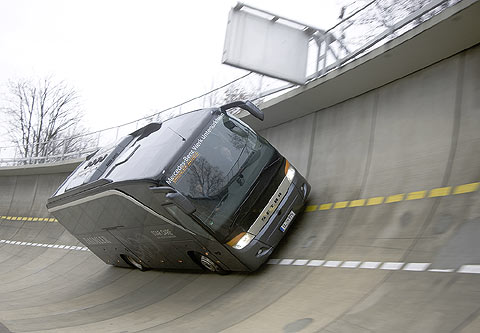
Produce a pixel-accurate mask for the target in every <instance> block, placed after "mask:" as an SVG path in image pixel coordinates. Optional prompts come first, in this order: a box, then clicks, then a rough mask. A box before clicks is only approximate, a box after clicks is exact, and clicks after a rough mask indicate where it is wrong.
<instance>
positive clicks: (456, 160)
mask: <svg viewBox="0 0 480 333" xmlns="http://www.w3.org/2000/svg"><path fill="white" fill-rule="evenodd" d="M478 17H480V2H478V1H469V0H464V1H461V2H459V3H457V4H456V5H454V6H452V7H451V8H448V9H446V10H445V11H443V12H442V13H440V14H439V15H437V16H435V17H434V18H432V19H431V20H428V21H426V22H424V23H422V24H421V25H419V26H417V27H415V28H414V29H412V30H410V31H409V32H407V33H406V34H404V35H402V36H401V37H399V38H396V39H394V40H391V41H389V42H388V43H386V44H384V45H383V46H381V47H380V48H377V49H375V50H373V51H371V52H369V53H368V54H366V55H364V56H363V57H361V58H358V59H356V60H354V61H352V62H350V63H349V64H347V65H346V66H344V67H342V68H340V69H337V70H334V71H332V72H330V73H328V74H327V75H325V76H324V77H321V78H319V79H317V80H313V81H311V82H310V83H308V84H307V85H306V86H304V87H299V88H295V89H293V90H290V91H289V92H288V93H285V94H283V95H281V96H279V97H277V98H274V99H271V100H269V101H268V102H265V103H264V104H263V105H261V107H262V108H263V110H264V112H265V122H263V123H260V122H258V121H255V120H254V119H250V118H249V117H248V116H246V117H245V118H244V119H245V121H247V122H248V123H250V124H251V125H252V126H253V127H255V128H256V129H257V130H259V131H260V133H261V134H262V135H263V136H265V137H266V138H267V139H268V140H269V141H270V142H271V143H272V144H273V145H274V146H276V147H277V148H278V149H279V150H280V151H281V152H282V154H284V155H285V156H286V157H287V158H288V159H289V160H290V161H291V163H292V164H293V165H295V166H296V167H297V168H298V169H299V170H300V172H301V173H302V174H304V175H306V176H307V178H308V180H309V182H310V184H311V185H312V193H311V196H310V200H309V202H308V204H307V206H306V209H305V212H304V213H303V214H302V215H301V216H299V218H298V219H297V220H296V221H295V223H294V224H293V225H292V228H291V230H290V231H289V234H288V235H287V236H286V237H285V239H284V240H283V241H282V243H281V244H280V246H279V247H278V249H277V250H276V251H275V252H274V253H273V254H272V256H271V259H270V261H269V262H268V263H267V264H266V265H265V266H264V267H262V268H261V269H260V270H259V271H257V272H254V273H251V274H230V275H227V276H217V275H213V274H201V273H189V272H187V273H185V272H165V271H148V272H140V271H137V270H130V269H122V268H116V267H112V266H108V265H105V264H104V263H103V262H102V261H100V260H99V259H98V258H97V257H96V256H94V255H93V254H92V253H90V252H89V251H88V250H87V249H86V248H85V247H84V245H83V244H81V243H79V242H78V241H77V240H76V239H75V238H74V237H73V236H71V235H70V234H69V233H68V232H67V231H66V230H65V229H64V228H63V227H62V226H61V225H60V224H59V223H57V222H56V221H55V219H54V218H53V217H51V216H49V215H48V212H47V211H46V208H45V202H46V199H47V198H48V197H49V196H50V195H51V194H52V193H53V191H54V190H55V189H56V188H57V187H58V186H59V185H60V184H61V182H62V181H63V180H64V179H65V178H66V176H67V175H68V174H69V173H70V172H71V171H72V170H73V169H74V168H75V167H76V166H77V165H78V163H80V160H73V161H64V162H59V163H53V164H44V165H32V166H24V167H5V168H0V188H1V191H0V263H1V265H0V300H1V301H0V332H2V333H4V332H32V331H35V332H39V331H45V332H47V331H49V332H50V331H58V332H82V331H95V332H100V331H102V332H103V331H105V332H136V331H147V332H156V331H161V332H182V331H195V332H217V331H224V332H245V331H253V332H478V331H480V293H479V287H478V286H479V285H480V242H479V241H478V239H479V238H480V44H479V43H480V22H479V20H478Z"/></svg>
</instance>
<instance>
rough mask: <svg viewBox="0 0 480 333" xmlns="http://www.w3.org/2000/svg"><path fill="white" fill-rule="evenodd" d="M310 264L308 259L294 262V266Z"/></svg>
mask: <svg viewBox="0 0 480 333" xmlns="http://www.w3.org/2000/svg"><path fill="white" fill-rule="evenodd" d="M307 262H308V259H297V260H295V261H294V262H293V264H292V265H293V266H305V265H306V264H307Z"/></svg>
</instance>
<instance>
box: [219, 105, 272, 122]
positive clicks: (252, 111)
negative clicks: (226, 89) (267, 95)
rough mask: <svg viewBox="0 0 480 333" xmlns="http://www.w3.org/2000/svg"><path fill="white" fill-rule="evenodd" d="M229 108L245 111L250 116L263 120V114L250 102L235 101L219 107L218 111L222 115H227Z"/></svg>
mask: <svg viewBox="0 0 480 333" xmlns="http://www.w3.org/2000/svg"><path fill="white" fill-rule="evenodd" d="M231 108H241V109H243V110H245V111H248V112H249V113H250V114H251V115H252V116H254V117H256V118H258V119H260V120H263V118H264V115H263V112H262V111H261V110H260V109H259V108H258V107H257V106H256V105H255V104H253V103H252V102H250V101H235V102H231V103H228V104H225V105H222V106H221V107H220V111H221V112H222V113H224V114H227V110H228V109H231Z"/></svg>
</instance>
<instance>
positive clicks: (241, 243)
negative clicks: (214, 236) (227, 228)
mask: <svg viewBox="0 0 480 333" xmlns="http://www.w3.org/2000/svg"><path fill="white" fill-rule="evenodd" d="M254 237H255V235H252V234H249V233H248V232H242V233H240V234H238V235H237V236H235V237H234V238H232V239H231V240H230V241H229V242H228V243H227V245H230V246H231V247H233V248H234V249H237V250H241V249H243V248H244V247H245V246H247V245H248V244H250V242H251V241H252V239H253V238H254Z"/></svg>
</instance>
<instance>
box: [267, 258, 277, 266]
mask: <svg viewBox="0 0 480 333" xmlns="http://www.w3.org/2000/svg"><path fill="white" fill-rule="evenodd" d="M279 262H280V259H270V260H269V261H267V264H269V265H276V264H278V263H279Z"/></svg>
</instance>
